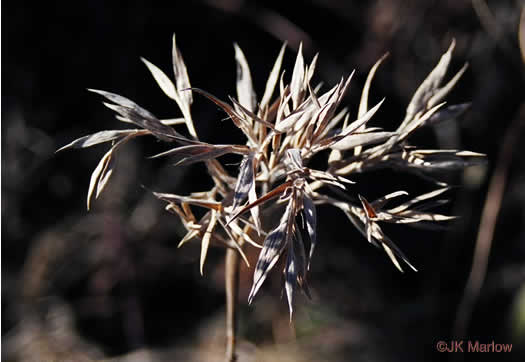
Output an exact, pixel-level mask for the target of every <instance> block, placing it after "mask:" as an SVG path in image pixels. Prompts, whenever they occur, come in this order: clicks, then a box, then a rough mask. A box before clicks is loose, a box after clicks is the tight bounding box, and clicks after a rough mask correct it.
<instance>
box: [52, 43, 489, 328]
mask: <svg viewBox="0 0 525 362" xmlns="http://www.w3.org/2000/svg"><path fill="white" fill-rule="evenodd" d="M285 47H286V44H284V45H283V47H282V48H281V50H280V52H279V54H278V56H277V59H276V61H275V63H274V65H273V68H272V69H271V72H270V74H269V76H268V80H267V83H266V87H265V89H264V93H263V95H262V97H261V98H260V99H259V100H258V98H257V97H256V94H255V91H254V88H253V84H252V78H251V72H250V68H249V65H248V62H247V60H246V57H245V55H244V53H243V52H242V50H241V48H240V47H239V46H238V45H237V44H235V45H234V49H235V60H236V62H237V97H236V98H233V97H230V99H229V101H230V102H225V101H222V100H220V99H217V98H216V97H215V96H213V95H211V94H209V93H207V92H206V91H204V90H201V89H198V88H192V87H191V85H190V81H189V77H188V72H187V69H186V65H185V64H184V61H183V59H182V56H181V53H180V51H179V49H178V48H177V45H176V42H175V36H173V53H172V56H173V73H174V77H173V78H174V80H175V81H172V78H171V77H169V76H168V75H166V74H165V73H164V72H163V71H162V70H160V69H159V68H157V67H156V66H155V65H153V64H152V63H150V62H148V61H147V60H145V59H142V60H143V62H144V63H145V64H146V66H147V67H148V69H149V71H150V72H151V74H152V75H153V77H154V79H155V80H156V81H157V83H158V84H159V86H160V88H161V89H162V91H163V92H164V93H165V94H166V95H167V96H168V97H170V98H171V99H173V100H174V101H175V102H176V103H177V105H178V107H179V109H180V112H181V117H179V118H175V119H171V120H160V119H158V118H157V117H155V116H154V115H153V114H152V113H150V112H149V111H147V110H145V109H144V108H142V107H141V106H139V105H137V104H136V103H134V102H132V101H130V100H129V99H127V98H124V97H122V96H119V95H116V94H113V93H109V92H106V91H100V90H90V91H92V92H95V93H98V94H99V95H101V96H103V97H104V98H105V99H106V103H104V104H105V105H106V106H107V107H108V108H110V109H112V110H113V111H115V112H116V114H117V119H119V120H120V121H123V122H126V123H130V124H133V125H135V126H136V127H138V128H137V129H129V130H111V131H101V132H98V133H95V134H92V135H89V136H85V137H82V138H79V139H77V140H75V141H73V142H71V143H70V144H68V145H66V146H64V147H62V148H61V149H60V150H62V149H67V148H86V147H90V146H93V145H96V144H100V143H105V142H111V148H110V150H109V151H108V152H107V153H106V154H105V155H104V156H103V157H102V159H101V160H100V162H99V164H98V166H97V167H96V169H95V171H94V172H93V174H92V176H91V182H90V185H89V191H88V196H87V207H88V209H89V207H90V204H91V200H92V199H93V197H94V198H97V197H98V196H99V195H100V193H101V192H102V190H103V189H104V187H105V186H106V184H107V182H108V180H109V179H110V177H111V175H112V173H113V166H114V163H113V160H114V158H115V156H116V155H117V153H118V152H119V151H120V148H121V146H122V145H124V144H125V143H126V142H128V141H130V140H131V139H132V138H135V137H139V136H146V135H148V136H153V137H156V138H157V139H159V140H160V141H163V142H166V143H169V144H173V145H174V146H173V147H172V148H171V149H169V150H167V151H165V152H163V153H161V154H158V155H156V156H153V157H169V158H170V159H172V160H173V162H174V164H175V165H176V166H177V165H188V164H191V163H195V162H204V163H205V165H206V167H207V169H208V173H209V175H210V177H211V178H212V180H213V182H214V186H213V188H212V189H211V190H208V191H204V192H195V193H192V194H190V195H188V196H181V195H176V194H172V193H156V192H155V193H154V195H155V196H156V197H158V198H159V199H161V200H163V201H165V202H166V203H167V206H166V209H167V210H168V211H170V212H172V213H174V214H175V215H177V216H178V217H179V218H180V220H181V222H182V224H183V225H184V227H185V228H186V230H187V234H186V236H184V238H183V239H182V240H181V242H180V245H183V244H184V243H186V242H188V241H190V240H193V239H196V240H200V242H201V258H200V271H201V273H203V271H204V270H203V268H204V263H205V260H206V255H207V251H208V248H209V246H210V245H219V246H223V247H226V248H232V249H235V250H237V251H238V252H239V254H240V255H241V256H242V257H243V259H244V261H245V262H246V264H248V260H247V258H246V256H245V255H244V252H243V246H244V244H245V243H248V244H250V246H249V247H256V248H261V251H260V254H259V259H258V261H257V264H256V266H255V270H254V274H253V286H252V289H251V292H250V295H249V298H248V301H249V303H251V302H252V301H253V299H254V297H255V296H256V294H257V292H258V291H259V289H260V288H261V286H262V284H263V283H264V281H265V279H266V278H267V276H268V274H269V273H270V271H271V270H272V269H273V268H274V267H275V265H277V261H278V260H279V258H281V257H285V258H286V262H285V263H284V269H283V270H282V272H283V274H284V291H285V295H286V297H287V299H288V304H289V309H290V318H291V317H292V313H293V297H294V292H295V289H296V288H297V287H299V288H300V289H301V290H302V291H303V292H305V294H306V295H307V296H309V290H308V283H307V274H308V270H309V268H310V266H311V262H312V256H313V252H314V249H315V247H316V245H317V242H318V238H317V236H316V229H317V211H316V205H319V204H330V205H332V206H335V207H336V208H339V209H340V210H342V211H343V212H344V213H345V215H346V216H347V217H348V219H349V220H350V221H351V223H352V224H353V225H354V226H355V227H356V228H357V229H358V230H359V231H360V232H361V233H362V234H363V236H364V237H365V238H366V239H367V240H368V242H370V243H371V244H372V245H374V246H376V247H379V248H382V249H383V250H384V251H385V252H386V253H387V255H388V256H389V257H390V259H391V260H392V262H393V263H394V265H395V266H396V267H397V268H398V269H399V270H401V271H402V263H404V264H406V265H408V266H409V267H410V268H412V269H414V270H416V269H415V267H414V266H413V265H412V264H411V263H410V262H409V260H408V259H407V257H406V256H405V255H404V254H403V253H402V252H401V250H400V249H399V248H398V247H397V246H396V245H395V244H394V243H393V242H392V240H390V239H389V238H388V237H387V236H386V235H385V234H384V233H383V231H382V229H381V227H380V223H384V222H387V223H398V224H407V225H413V226H430V227H432V226H434V225H436V223H440V222H444V221H448V220H451V219H453V217H451V216H445V215H441V214H437V213H433V212H431V211H429V210H430V209H431V208H432V207H435V206H439V205H441V204H442V203H444V202H445V201H443V200H441V199H436V197H438V196H441V194H443V193H444V192H445V191H447V190H448V187H447V185H446V184H444V183H443V182H441V181H437V180H435V179H434V176H435V172H436V171H439V172H443V171H448V170H452V169H456V168H463V167H466V166H468V165H470V164H472V163H474V162H479V161H480V160H481V159H482V157H483V155H481V154H478V153H474V152H467V151H459V150H434V149H422V148H419V147H415V146H412V145H410V144H409V138H410V136H411V135H412V134H413V133H414V132H415V131H416V130H418V129H419V128H421V127H423V126H426V125H429V124H436V123H438V122H442V121H445V120H449V119H451V118H455V117H457V116H458V115H459V114H460V113H462V112H463V111H464V110H465V109H466V108H467V107H468V105H467V104H460V105H452V106H446V105H445V102H443V99H444V97H445V96H446V95H447V94H448V93H449V92H450V90H451V89H452V88H453V87H454V86H455V84H456V83H457V81H458V80H459V78H460V77H461V75H462V74H463V73H464V71H465V69H466V65H465V66H464V67H463V68H461V69H460V70H459V72H457V73H456V74H455V75H454V76H453V77H452V78H451V79H450V80H449V81H448V82H445V83H444V79H445V75H446V72H447V69H448V67H449V64H450V59H451V56H452V51H453V49H454V42H452V44H451V46H450V48H449V49H448V50H447V52H446V53H445V54H444V55H443V56H442V57H441V59H440V61H439V63H438V64H437V66H436V67H435V68H434V69H433V70H432V72H430V74H429V75H428V77H427V78H426V79H425V80H424V81H423V82H422V83H421V85H420V87H419V88H418V89H417V90H416V92H415V93H414V96H413V97H412V99H411V101H410V103H409V105H408V107H407V110H406V115H405V118H404V119H403V120H402V121H401V122H400V124H399V126H398V127H397V129H395V130H391V131H385V130H383V129H381V128H378V127H369V126H368V123H369V121H370V120H371V119H372V117H373V116H374V114H375V113H376V112H377V111H378V109H379V108H380V107H381V105H382V103H383V102H384V99H383V100H382V101H381V102H379V103H377V104H375V105H373V106H372V107H370V106H369V104H368V94H369V91H370V87H371V84H372V81H373V78H374V75H375V73H376V71H377V69H378V68H379V66H380V64H381V62H382V61H383V60H384V59H385V57H383V58H381V59H380V60H379V61H378V62H377V63H376V64H375V65H374V66H373V67H372V69H371V71H370V73H369V75H368V77H367V79H366V82H365V85H364V87H363V90H362V95H361V101H360V103H359V109H358V112H357V118H356V119H353V118H350V115H349V112H348V109H347V108H343V109H341V107H340V104H341V102H342V100H343V98H344V96H345V94H346V92H347V91H348V89H349V86H350V83H351V80H352V76H353V74H354V73H352V74H350V76H348V77H347V78H342V79H341V80H340V82H339V83H337V84H336V85H335V86H333V87H332V88H330V89H328V90H326V91H322V90H321V89H322V87H321V85H312V83H311V82H312V77H313V74H314V71H315V66H316V62H317V55H316V56H315V57H314V58H313V59H312V61H311V62H310V63H308V62H306V61H305V59H304V58H303V54H302V48H301V47H299V51H298V53H297V57H296V61H295V65H294V68H293V70H292V72H291V74H292V75H291V79H290V81H289V83H287V82H286V79H285V78H286V77H285V72H284V70H281V65H282V60H283V56H284V51H285ZM194 93H198V94H200V95H202V96H204V97H206V98H208V99H209V100H210V101H212V102H213V103H215V104H216V105H217V106H218V107H220V108H221V109H222V110H223V111H224V112H225V113H226V114H227V115H228V117H229V118H230V119H231V121H232V122H233V124H234V126H235V127H237V128H239V129H240V130H241V131H242V132H243V134H244V135H245V137H246V143H245V144H220V145H216V144H209V143H206V142H203V141H201V140H199V138H198V136H197V132H196V130H195V127H194V120H193V118H192V115H191V105H192V102H193V96H194ZM184 126H185V127H184ZM176 128H181V129H180V130H179V131H177V130H176ZM320 152H325V153H327V154H328V160H329V161H328V163H327V165H326V167H325V168H324V169H322V170H319V169H313V168H310V167H308V162H309V160H310V159H311V158H312V156H314V155H316V154H317V153H320ZM225 154H237V155H239V156H240V158H241V162H240V166H239V171H238V173H237V174H236V175H230V174H229V173H228V172H227V171H226V170H225V169H224V168H223V167H222V165H221V163H220V162H219V161H218V160H217V159H218V158H219V157H220V156H222V155H225ZM384 167H390V168H394V169H396V170H406V171H408V172H413V173H416V174H417V175H420V176H422V177H424V178H425V179H427V180H428V179H430V180H432V181H434V182H435V183H436V184H438V185H440V188H438V189H437V190H435V191H432V192H429V193H426V194H423V195H420V196H417V197H415V198H413V199H411V200H409V201H405V202H403V203H401V204H399V205H398V206H395V207H390V208H388V207H387V203H389V202H390V201H391V200H393V199H396V200H397V199H399V198H403V197H406V196H407V195H408V192H406V191H397V192H393V193H391V194H388V195H385V196H384V197H381V198H379V199H377V200H375V201H372V202H369V201H367V199H366V198H365V197H364V196H363V195H356V196H357V197H354V198H349V197H347V196H346V195H347V194H345V192H347V191H349V192H350V193H352V191H351V186H349V185H352V184H353V182H352V181H351V180H349V179H348V178H347V177H348V176H351V175H352V174H354V173H358V172H359V173H360V172H365V171H368V170H372V169H376V168H384ZM347 187H349V188H350V190H347ZM328 191H329V192H328ZM334 191H335V192H334ZM334 194H335V195H339V196H333V195H334ZM349 200H354V201H349ZM355 200H359V201H358V202H356V201H355ZM269 201H272V202H271V205H273V206H275V205H282V207H281V208H280V209H282V210H283V211H282V215H281V216H280V218H279V222H278V223H277V224H276V225H275V226H274V227H273V228H272V229H270V230H264V229H263V227H262V223H261V218H262V217H265V210H266V209H268V205H269V204H270V203H269ZM195 207H199V208H204V209H206V210H207V211H206V213H205V214H204V216H203V217H202V218H200V219H199V220H197V218H196V217H195V215H194V214H193V211H192V208H195ZM248 211H249V213H248ZM252 231H256V232H257V233H258V234H259V235H260V236H262V237H264V242H263V244H262V245H260V244H259V243H258V242H257V241H255V240H253V239H252V237H251V236H250V235H253V234H252Z"/></svg>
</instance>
